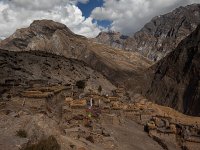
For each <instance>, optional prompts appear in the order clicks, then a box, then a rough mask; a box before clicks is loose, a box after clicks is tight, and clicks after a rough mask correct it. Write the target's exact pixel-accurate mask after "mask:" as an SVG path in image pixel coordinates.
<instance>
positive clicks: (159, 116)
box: [0, 82, 200, 150]
mask: <svg viewBox="0 0 200 150" xmlns="http://www.w3.org/2000/svg"><path fill="white" fill-rule="evenodd" d="M12 91H14V90H12V89H11V92H10V96H9V98H10V99H11V100H10V101H8V102H7V103H5V102H4V103H1V104H0V106H1V107H0V108H1V113H3V114H6V115H11V116H12V117H15V118H20V116H23V115H27V114H43V115H45V116H47V117H48V118H51V119H52V120H54V121H55V122H56V123H57V124H58V125H59V128H60V130H61V131H62V133H63V134H65V135H67V136H68V137H70V138H71V139H73V140H72V141H71V144H70V147H71V149H72V150H73V149H78V148H79V147H81V148H82V149H84V147H85V149H87V148H86V147H88V146H89V147H93V148H96V149H98V148H97V147H102V148H103V149H109V150H115V149H120V147H119V146H120V145H119V144H118V142H117V139H115V138H113V136H112V132H111V131H110V130H109V128H106V126H107V125H112V127H114V126H122V127H123V126H124V127H125V126H126V123H127V122H128V120H132V121H134V122H136V123H137V124H138V125H139V126H142V128H143V132H144V133H145V134H148V136H149V137H151V138H152V139H153V140H154V141H155V142H157V143H158V144H159V145H160V146H161V147H162V148H163V149H171V148H170V147H172V148H173V147H182V148H184V146H187V147H190V149H195V148H198V147H199V146H200V119H199V118H195V117H189V116H184V117H183V114H181V113H178V112H176V111H175V110H172V109H171V108H167V107H164V106H159V105H156V104H153V103H152V102H149V101H148V100H147V99H145V98H144V97H142V96H141V95H140V94H136V95H135V96H134V100H132V99H130V97H129V95H128V93H126V90H125V88H124V87H123V86H118V87H117V89H116V90H114V91H113V92H112V95H109V94H105V93H104V94H102V88H101V86H99V88H98V89H97V91H95V92H94V91H92V90H91V91H90V92H88V93H84V84H83V83H81V82H80V83H79V84H74V85H56V84H55V85H48V86H41V85H33V86H32V87H31V88H28V89H26V90H24V91H22V92H21V94H20V95H15V93H12ZM7 97H8V96H7ZM11 110H12V111H11ZM80 145H81V146H80ZM92 145H93V146H92Z"/></svg>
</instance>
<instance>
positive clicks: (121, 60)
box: [0, 20, 151, 83]
mask: <svg viewBox="0 0 200 150" xmlns="http://www.w3.org/2000/svg"><path fill="white" fill-rule="evenodd" d="M0 47H1V48H2V49H6V50H9V51H35V50H37V51H38V50H39V51H44V52H48V53H52V54H57V55H60V56H65V57H66V58H74V59H78V60H81V61H84V62H85V63H87V64H88V65H89V66H90V67H92V68H93V69H96V70H97V71H99V72H101V73H102V74H103V75H104V76H106V77H107V78H108V79H110V80H111V81H113V82H117V83H123V82H124V81H127V78H129V77H132V76H135V75H138V74H140V72H142V71H143V70H144V69H145V68H147V67H149V66H150V64H151V63H150V62H149V61H148V60H147V59H146V58H144V57H142V56H140V55H139V54H137V53H131V54H130V53H128V52H124V51H122V50H121V51H120V50H118V51H116V50H115V49H113V48H111V47H108V46H106V45H102V44H97V43H93V42H91V40H88V39H87V38H85V37H83V36H79V35H76V34H74V33H72V32H71V31H70V30H69V29H68V28H67V27H66V26H65V25H63V24H61V23H57V22H54V21H51V20H37V21H34V22H33V23H32V24H31V25H30V27H28V28H24V29H19V30H17V31H16V32H15V33H14V34H13V35H11V36H10V37H9V38H7V39H5V40H3V41H2V42H1V43H0ZM138 60H140V61H138Z"/></svg>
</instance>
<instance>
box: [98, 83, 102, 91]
mask: <svg viewBox="0 0 200 150" xmlns="http://www.w3.org/2000/svg"><path fill="white" fill-rule="evenodd" d="M101 91H102V87H101V85H99V87H98V92H99V93H101Z"/></svg>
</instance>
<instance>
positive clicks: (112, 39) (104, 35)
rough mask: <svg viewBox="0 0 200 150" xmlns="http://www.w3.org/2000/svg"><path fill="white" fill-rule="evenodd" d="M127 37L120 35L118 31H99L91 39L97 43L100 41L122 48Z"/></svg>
mask: <svg viewBox="0 0 200 150" xmlns="http://www.w3.org/2000/svg"><path fill="white" fill-rule="evenodd" d="M127 38H128V36H125V35H121V34H120V33H119V32H114V31H109V32H100V33H99V35H98V36H97V37H95V38H93V40H94V42H97V43H102V44H105V45H109V46H112V47H114V48H119V49H122V48H123V47H124V42H125V40H126V39H127Z"/></svg>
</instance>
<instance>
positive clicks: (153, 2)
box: [91, 0, 200, 35]
mask: <svg viewBox="0 0 200 150" xmlns="http://www.w3.org/2000/svg"><path fill="white" fill-rule="evenodd" d="M192 3H200V0H104V4H103V6H102V7H97V8H95V9H94V10H93V11H92V14H91V17H93V18H94V19H97V20H110V21H112V24H111V29H112V30H114V31H120V32H122V33H123V34H127V35H130V34H132V33H134V32H136V31H138V30H139V29H140V28H142V27H143V26H144V24H145V23H147V22H148V21H150V20H151V18H153V17H154V16H158V15H160V14H165V13H167V12H169V11H172V10H173V9H175V8H177V7H179V6H185V5H188V4H192Z"/></svg>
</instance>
